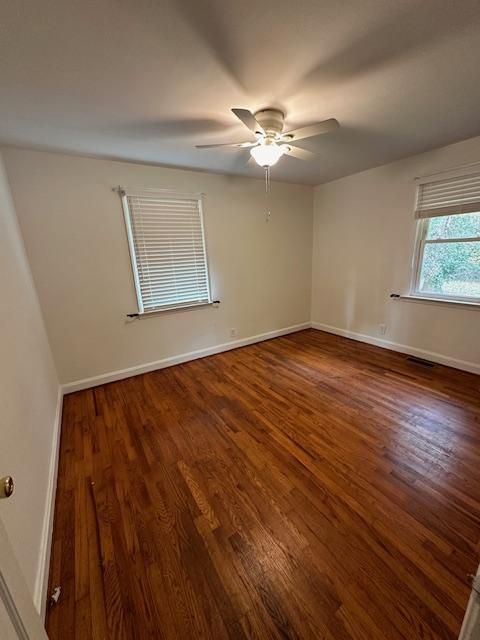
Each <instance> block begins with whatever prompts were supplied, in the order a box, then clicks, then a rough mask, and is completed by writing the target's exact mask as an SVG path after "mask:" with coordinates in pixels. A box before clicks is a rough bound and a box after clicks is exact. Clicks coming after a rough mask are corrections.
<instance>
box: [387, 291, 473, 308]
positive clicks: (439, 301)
mask: <svg viewBox="0 0 480 640" xmlns="http://www.w3.org/2000/svg"><path fill="white" fill-rule="evenodd" d="M390 297H391V298H393V299H394V300H405V301H406V302H423V303H425V302H426V303H432V304H446V305H449V306H452V305H453V306H454V307H459V308H465V307H466V308H471V309H477V310H478V309H480V302H470V301H468V300H448V299H447V298H433V297H432V298H430V297H429V296H416V295H413V294H408V295H398V294H395V293H392V294H391V295H390Z"/></svg>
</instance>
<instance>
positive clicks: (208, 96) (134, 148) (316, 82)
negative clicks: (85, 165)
mask: <svg viewBox="0 0 480 640" xmlns="http://www.w3.org/2000/svg"><path fill="white" fill-rule="evenodd" d="M0 60H1V65H0V141H2V142H3V143H7V144H17V145H22V146H23V145H27V146H38V147H47V148H51V149H59V150H67V151H72V152H80V153H87V154H95V155H97V154H98V155H101V156H108V157H116V158H123V159H131V160H141V161H147V162H155V163H161V164H168V165H175V166H184V167H192V168H200V169H210V170H215V171H222V172H227V173H237V174H243V175H261V171H262V170H261V169H260V168H258V167H251V166H248V167H247V166H245V162H246V160H247V159H248V150H244V149H242V150H239V149H226V150H211V151H199V150H196V149H194V144H206V143H215V142H228V141H230V140H233V141H237V140H239V141H240V140H244V139H248V131H247V130H246V129H245V128H244V127H243V125H242V124H241V123H239V122H238V121H237V120H236V118H235V117H234V116H233V114H231V113H230V111H229V110H230V108H231V107H244V108H248V109H251V110H253V111H254V110H256V109H258V108H262V107H267V106H274V107H279V108H282V109H283V110H284V111H285V113H286V114H287V124H288V126H289V128H293V127H296V126H299V125H303V124H308V123H311V122H315V121H318V120H323V119H325V118H329V117H335V118H337V119H338V120H339V121H340V124H341V127H342V128H341V129H340V130H338V131H336V132H334V133H330V134H326V135H324V136H321V137H318V138H314V139H310V140H308V141H305V142H304V143H303V146H304V147H305V148H308V149H311V150H315V151H317V152H318V159H316V160H314V161H308V162H306V161H301V160H297V159H295V158H289V157H287V158H282V159H281V160H280V162H279V164H278V165H277V166H276V167H275V168H274V170H273V171H274V173H273V177H274V179H281V180H288V181H292V182H301V183H307V184H318V183H321V182H325V181H327V180H331V179H333V178H337V177H340V176H344V175H348V174H350V173H354V172H356V171H360V170H363V169H367V168H369V167H372V166H376V165H379V164H383V163H385V162H389V161H392V160H395V159H397V158H401V157H404V156H408V155H412V154H415V153H418V152H421V151H425V150H427V149H430V148H433V147H438V146H442V145H444V144H448V143H450V142H453V141H457V140H461V139H464V138H468V137H471V136H474V135H478V134H480V109H479V106H480V82H479V61H480V3H479V2H478V0H475V1H473V0H461V1H459V0H456V1H451V0H401V1H398V0H397V1H396V2H395V1H394V0H296V1H295V2H294V1H293V0H255V1H253V0H236V1H235V2H234V1H233V0H31V1H29V2H27V1H26V0H15V1H14V0H11V1H9V2H7V0H3V2H2V4H1V10H0ZM246 133H247V135H245V134H246Z"/></svg>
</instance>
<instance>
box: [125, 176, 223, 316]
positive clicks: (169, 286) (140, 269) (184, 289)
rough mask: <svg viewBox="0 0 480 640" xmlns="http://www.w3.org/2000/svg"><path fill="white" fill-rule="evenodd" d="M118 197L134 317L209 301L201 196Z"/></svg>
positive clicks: (137, 194) (150, 194)
mask: <svg viewBox="0 0 480 640" xmlns="http://www.w3.org/2000/svg"><path fill="white" fill-rule="evenodd" d="M121 195H122V202H123V208H124V213H125V223H126V226H127V235H128V240H129V246H130V254H131V258H132V268H133V275H134V280H135V288H136V292H137V300H138V308H139V312H140V313H145V312H149V311H156V310H161V309H171V308H177V307H184V306H192V305H196V304H205V303H209V302H211V299H210V288H209V277H208V264H207V256H206V251H205V237H204V229H203V217H202V202H201V196H197V195H195V194H177V193H174V192H170V191H162V190H158V191H157V190H148V191H133V190H128V189H122V190H121Z"/></svg>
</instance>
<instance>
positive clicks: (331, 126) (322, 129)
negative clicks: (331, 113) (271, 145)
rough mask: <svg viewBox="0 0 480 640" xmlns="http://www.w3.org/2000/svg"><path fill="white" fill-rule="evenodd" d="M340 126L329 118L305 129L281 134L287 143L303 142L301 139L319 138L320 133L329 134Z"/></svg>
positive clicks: (333, 119)
mask: <svg viewBox="0 0 480 640" xmlns="http://www.w3.org/2000/svg"><path fill="white" fill-rule="evenodd" d="M339 126H340V125H339V124H338V122H337V120H335V118H329V119H328V120H324V121H323V122H317V123H316V124H310V125H307V126H306V127H300V128H299V129H293V131H286V132H285V133H284V134H282V138H284V139H285V140H286V141H287V142H288V140H303V138H311V137H312V136H319V135H321V134H322V133H329V132H330V131H335V129H338V127H339Z"/></svg>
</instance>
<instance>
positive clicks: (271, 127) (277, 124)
mask: <svg viewBox="0 0 480 640" xmlns="http://www.w3.org/2000/svg"><path fill="white" fill-rule="evenodd" d="M255 119H256V120H257V122H258V123H259V124H261V125H262V127H263V129H264V131H265V133H266V134H267V135H270V136H276V135H279V134H280V133H282V131H283V124H284V120H285V115H284V114H283V113H282V112H281V111H279V110H278V109H262V110H261V111H257V112H256V113H255Z"/></svg>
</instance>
